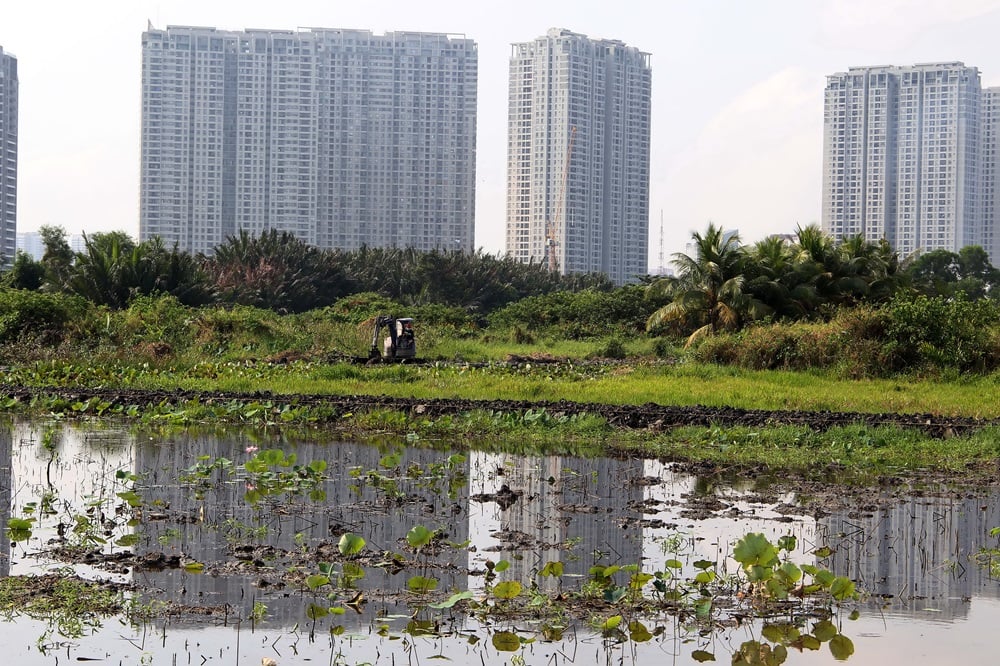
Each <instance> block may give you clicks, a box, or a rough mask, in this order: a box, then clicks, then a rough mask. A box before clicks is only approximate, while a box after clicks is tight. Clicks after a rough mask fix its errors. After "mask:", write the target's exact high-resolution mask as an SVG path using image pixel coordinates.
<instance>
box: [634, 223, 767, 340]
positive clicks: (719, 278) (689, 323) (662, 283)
mask: <svg viewBox="0 0 1000 666" xmlns="http://www.w3.org/2000/svg"><path fill="white" fill-rule="evenodd" d="M692 240H694V245H695V255H694V256H693V257H691V256H688V255H686V254H683V253H680V252H678V253H676V254H674V255H673V264H674V266H676V268H677V275H676V277H666V278H662V279H660V280H657V281H656V282H654V283H653V284H651V285H650V286H649V287H648V289H649V291H650V295H651V296H653V297H656V296H658V295H660V294H664V295H666V296H669V297H670V298H671V302H670V303H669V304H667V305H665V306H663V307H661V308H660V309H658V310H657V311H656V312H654V313H653V314H652V315H651V316H650V317H649V319H648V320H647V322H646V329H647V330H649V331H655V330H658V329H660V328H663V327H667V328H673V329H674V330H677V331H681V332H684V333H690V335H689V337H688V344H689V345H690V344H692V343H693V342H694V341H696V340H697V339H699V338H701V337H703V336H705V335H709V334H711V333H715V332H718V331H720V330H736V329H738V328H740V327H741V326H742V325H743V323H744V322H745V321H747V320H749V319H753V318H754V317H757V316H761V315H763V314H765V313H766V312H767V311H768V308H767V307H766V306H765V305H764V304H763V303H762V302H761V301H759V300H758V299H756V298H754V297H753V296H752V295H751V294H749V293H747V292H745V291H744V290H743V286H744V276H743V268H744V257H745V253H744V251H743V250H742V248H741V246H740V239H739V235H738V234H727V233H725V232H724V231H723V230H722V228H721V227H716V226H715V225H714V224H712V223H709V225H708V229H707V230H706V231H705V233H704V235H702V234H700V233H698V232H695V233H694V234H692Z"/></svg>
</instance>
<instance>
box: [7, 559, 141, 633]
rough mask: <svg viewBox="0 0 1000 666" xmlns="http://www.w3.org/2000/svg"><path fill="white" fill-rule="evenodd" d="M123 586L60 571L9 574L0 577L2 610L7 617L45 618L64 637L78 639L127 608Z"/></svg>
mask: <svg viewBox="0 0 1000 666" xmlns="http://www.w3.org/2000/svg"><path fill="white" fill-rule="evenodd" d="M123 588H124V586H121V585H115V584H112V583H98V582H93V581H87V580H82V579H79V578H74V577H71V576H63V575H58V574H47V575H44V576H8V577H5V578H0V611H2V613H3V615H4V617H6V618H7V619H13V618H15V617H17V616H18V615H27V616H28V617H31V618H34V619H36V620H44V621H46V622H48V623H49V625H50V627H51V628H52V629H54V630H55V631H57V632H58V633H59V634H60V635H61V636H63V637H66V638H79V637H80V636H83V635H84V634H86V633H87V632H89V631H90V630H92V629H93V628H95V627H99V626H100V625H101V623H102V621H103V619H104V618H105V617H107V616H109V615H114V614H116V613H120V612H122V611H123V610H124V609H125V606H126V600H125V596H124V593H123V591H122V590H123Z"/></svg>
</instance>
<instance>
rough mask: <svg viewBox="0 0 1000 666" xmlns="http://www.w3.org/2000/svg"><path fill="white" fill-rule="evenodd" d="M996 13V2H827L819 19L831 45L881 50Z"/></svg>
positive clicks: (998, 1) (999, 7)
mask: <svg viewBox="0 0 1000 666" xmlns="http://www.w3.org/2000/svg"><path fill="white" fill-rule="evenodd" d="M998 10H1000V0H878V2H872V0H828V1H827V2H825V3H824V5H823V7H822V9H821V10H820V20H821V21H822V34H823V36H824V38H825V40H826V41H828V42H830V43H832V44H836V45H837V46H839V47H849V48H852V47H853V48H864V49H874V50H883V51H885V50H892V49H896V48H899V47H901V46H903V45H906V44H909V43H910V42H911V41H912V40H913V39H914V38H915V37H916V36H917V35H919V33H921V32H923V31H925V30H927V29H930V28H939V27H940V26H941V25H942V24H947V23H961V22H963V21H967V20H969V19H975V18H979V17H982V16H985V15H987V14H991V13H993V12H996V11H998Z"/></svg>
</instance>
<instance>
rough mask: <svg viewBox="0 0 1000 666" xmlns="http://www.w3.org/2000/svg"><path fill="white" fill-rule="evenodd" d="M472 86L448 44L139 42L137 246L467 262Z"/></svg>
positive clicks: (205, 38) (333, 37)
mask: <svg viewBox="0 0 1000 666" xmlns="http://www.w3.org/2000/svg"><path fill="white" fill-rule="evenodd" d="M477 72H478V53H477V47H476V44H475V42H473V41H472V40H469V39H466V38H464V37H460V36H450V35H444V34H429V33H412V32H394V33H388V34H385V35H374V34H372V33H371V32H368V31H360V30H327V29H312V30H308V31H274V30H246V31H243V32H227V31H221V30H216V29H214V28H194V27H176V26H170V27H168V28H167V29H166V30H153V29H150V30H148V31H147V32H145V33H144V34H143V36H142V162H141V164H142V166H141V184H140V221H139V237H140V240H147V239H149V238H152V237H154V236H159V237H161V238H162V239H163V240H164V241H165V243H166V244H167V245H168V246H172V245H173V243H175V242H176V243H178V244H179V247H180V248H181V249H182V250H186V251H191V252H204V253H210V252H211V251H212V249H213V248H214V247H215V246H217V245H219V244H220V243H223V242H224V241H225V240H226V239H227V238H228V237H229V236H232V235H234V234H236V233H237V232H238V231H240V230H246V231H248V232H250V233H251V234H254V235H257V234H260V233H261V232H263V231H265V230H268V229H276V230H279V231H288V232H291V233H293V234H295V236H297V237H298V238H300V239H302V240H303V241H306V242H308V243H310V244H313V245H316V246H318V247H322V248H343V249H356V248H359V247H361V246H362V245H367V246H372V247H412V248H417V249H422V250H430V249H436V248H437V249H445V250H464V251H472V250H473V249H474V238H473V232H474V225H475V163H476V84H477Z"/></svg>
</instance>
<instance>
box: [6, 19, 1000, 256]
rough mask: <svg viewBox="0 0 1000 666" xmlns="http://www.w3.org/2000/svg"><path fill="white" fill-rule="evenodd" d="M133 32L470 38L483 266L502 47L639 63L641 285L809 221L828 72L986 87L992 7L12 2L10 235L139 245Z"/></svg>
mask: <svg viewBox="0 0 1000 666" xmlns="http://www.w3.org/2000/svg"><path fill="white" fill-rule="evenodd" d="M148 23H151V24H152V25H153V26H154V27H156V28H165V27H167V26H168V25H198V26H213V27H217V28H220V29H225V30H243V29H245V28H266V29H276V30H278V29H280V30H290V29H296V28H300V27H303V28H305V27H324V28H349V29H364V30H371V31H373V32H374V33H376V34H382V33H385V32H391V31H421V32H444V33H455V34H463V35H465V36H466V37H469V38H471V39H474V40H475V41H476V42H477V44H478V47H479V111H478V138H477V167H476V168H477V174H476V180H477V183H476V246H477V247H479V248H482V249H483V250H484V251H486V252H488V253H491V254H493V253H498V252H503V251H504V224H505V182H506V180H505V168H506V132H507V79H508V62H509V58H510V53H511V44H512V43H516V42H525V41H530V40H533V39H535V38H536V37H539V36H541V35H544V34H545V32H546V31H547V30H548V29H549V28H566V29H569V30H572V31H574V32H578V33H583V34H586V35H588V36H590V37H593V38H602V39H616V40H620V41H623V42H625V44H626V45H628V46H634V47H636V48H638V49H640V50H641V51H645V52H647V53H649V54H650V61H651V66H652V70H653V76H652V81H653V95H652V137H651V154H650V202H649V210H650V236H649V248H650V252H649V255H650V270H651V271H654V272H655V271H657V270H658V269H659V268H660V267H661V266H667V265H669V262H670V257H671V255H672V254H673V253H675V252H684V251H685V250H686V244H687V243H688V241H689V240H690V238H691V234H692V233H693V232H695V231H703V230H704V229H705V227H706V226H707V224H708V223H709V222H714V223H715V224H717V225H720V226H722V227H724V228H726V229H732V230H737V231H739V233H740V237H741V239H742V240H743V241H744V242H748V243H752V242H755V241H757V240H759V239H761V238H763V237H765V236H767V235H769V234H773V233H792V232H794V230H795V228H796V226H798V225H803V226H805V225H807V224H812V223H817V224H818V223H819V222H820V205H821V201H820V197H821V188H822V154H823V145H822V144H823V89H824V86H825V83H826V76H828V75H830V74H833V73H836V72H842V71H846V70H847V69H848V68H850V67H855V66H864V65H912V64H914V63H924V62H944V61H947V62H951V61H961V62H964V63H965V64H966V65H969V66H973V67H978V68H979V71H980V73H981V75H982V83H983V85H984V86H1000V48H997V46H996V44H997V39H998V35H1000V0H808V1H805V0H614V1H608V0H600V1H595V0H572V1H563V0H530V1H528V0H505V1H504V2H489V3H487V2H470V1H469V0H421V1H414V0H405V1H398V0H383V1H382V2H370V1H369V0H353V1H352V2H344V1H343V0H282V1H277V0H268V1H266V2H265V1H261V0H238V1H237V0H197V1H193V0H173V1H159V2H156V1H152V0H92V1H91V2H79V1H78V0H49V2H32V1H30V0H8V1H7V2H4V3H3V7H2V8H0V47H2V48H3V49H4V51H5V52H8V53H11V54H13V55H14V56H16V57H17V59H18V75H19V80H20V112H19V120H20V127H19V137H18V153H19V155H18V170H19V175H18V218H17V219H18V231H34V230H37V229H38V228H39V227H41V226H42V225H55V226H61V227H62V228H64V229H65V230H66V231H67V232H68V233H70V234H77V233H80V232H87V233H94V232H98V231H117V230H121V231H126V232H127V233H129V234H131V235H133V236H137V235H138V230H139V221H138V210H139V129H140V63H141V36H142V32H143V31H144V30H146V28H147V25H148ZM661 257H662V261H661Z"/></svg>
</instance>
